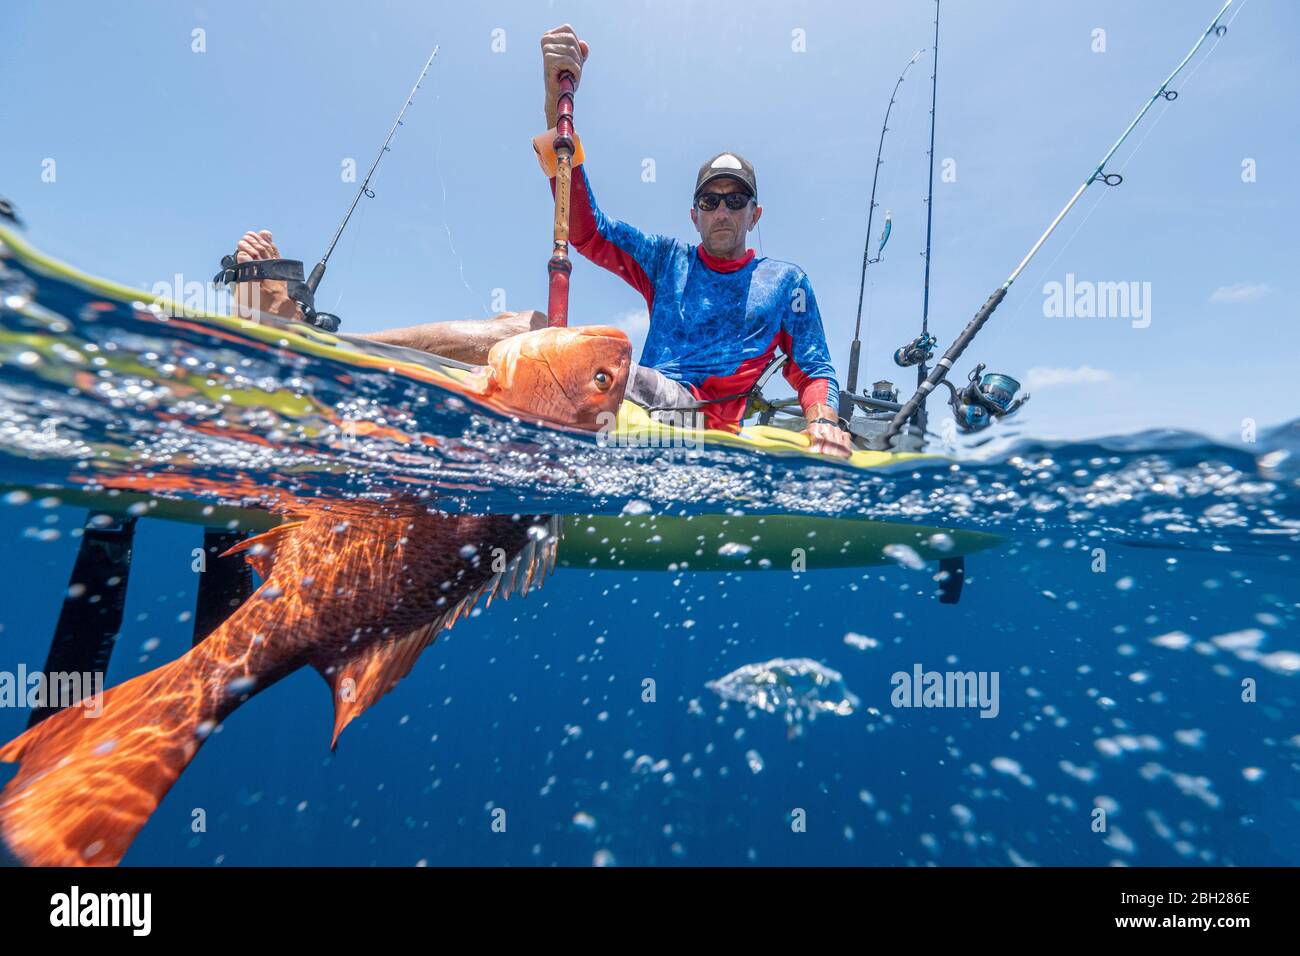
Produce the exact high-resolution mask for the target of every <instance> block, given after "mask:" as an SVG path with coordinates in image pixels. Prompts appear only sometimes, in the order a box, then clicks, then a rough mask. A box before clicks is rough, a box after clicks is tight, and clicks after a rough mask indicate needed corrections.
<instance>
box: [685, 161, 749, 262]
mask: <svg viewBox="0 0 1300 956" xmlns="http://www.w3.org/2000/svg"><path fill="white" fill-rule="evenodd" d="M736 192H741V193H748V192H749V189H748V188H747V187H746V186H745V184H744V183H742V182H741V181H740V180H738V179H732V178H730V177H725V178H723V179H715V180H713V182H711V183H709V184H708V185H707V186H705V187H704V188H703V189H701V190H700V195H701V196H703V195H705V194H707V193H713V194H714V195H716V196H725V195H726V194H727V193H736ZM762 215H763V207H762V206H760V205H758V203H756V202H754V201H753V200H750V201H749V202H748V203H746V204H745V205H744V206H743V207H742V208H740V209H728V208H727V204H726V202H725V201H721V202H719V203H718V208H717V209H714V210H712V211H709V210H705V209H701V208H699V203H698V201H697V202H696V204H695V205H693V206H692V207H691V222H693V223H694V224H695V228H696V229H697V230H698V231H699V233H700V243H701V244H702V245H703V246H704V250H705V251H706V252H707V253H708V254H709V255H711V256H717V257H718V258H720V259H735V258H738V257H739V256H741V255H743V254H744V252H745V236H746V235H747V234H748V233H749V230H751V229H753V228H754V226H755V225H756V224H757V223H758V219H759V217H760V216H762Z"/></svg>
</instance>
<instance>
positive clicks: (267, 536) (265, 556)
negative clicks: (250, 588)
mask: <svg viewBox="0 0 1300 956" xmlns="http://www.w3.org/2000/svg"><path fill="white" fill-rule="evenodd" d="M301 524H302V522H301V521H286V522H285V523H284V524H282V525H277V526H276V527H274V528H272V529H271V530H270V531H263V532H262V533H261V534H257V535H253V537H251V538H245V539H244V540H243V541H241V542H239V544H237V545H235V546H234V547H233V548H231V549H230V550H228V551H225V552H223V553H222V555H221V557H223V558H224V557H226V556H227V555H231V554H239V553H241V552H243V553H244V560H245V561H247V562H248V563H249V564H250V565H252V567H253V570H254V571H256V572H257V573H258V576H259V577H261V579H262V580H263V581H265V580H266V579H267V578H269V577H270V576H271V569H272V568H273V567H275V553H276V550H277V549H278V548H279V547H280V545H281V544H282V543H283V542H284V541H285V536H286V535H288V534H291V533H292V532H294V531H296V530H298V527H299V526H300V525H301Z"/></svg>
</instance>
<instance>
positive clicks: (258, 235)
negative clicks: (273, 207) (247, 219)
mask: <svg viewBox="0 0 1300 956" xmlns="http://www.w3.org/2000/svg"><path fill="white" fill-rule="evenodd" d="M279 258H280V250H279V249H278V248H276V245H275V242H274V241H273V240H272V239H271V230H269V229H263V230H261V231H260V232H246V233H244V236H243V238H242V239H240V240H239V245H238V246H236V248H235V260H236V261H237V262H251V261H253V260H254V259H279ZM235 311H236V313H237V314H238V315H239V316H241V317H242V318H245V319H252V318H256V317H257V315H258V313H259V312H260V313H267V314H270V315H275V316H279V317H280V318H282V319H291V320H295V321H299V322H301V321H302V319H303V315H302V310H301V309H300V308H298V303H297V302H295V301H294V300H293V299H291V298H289V284H288V283H287V282H285V281H284V280H283V279H263V280H262V281H261V282H238V283H236V284H235Z"/></svg>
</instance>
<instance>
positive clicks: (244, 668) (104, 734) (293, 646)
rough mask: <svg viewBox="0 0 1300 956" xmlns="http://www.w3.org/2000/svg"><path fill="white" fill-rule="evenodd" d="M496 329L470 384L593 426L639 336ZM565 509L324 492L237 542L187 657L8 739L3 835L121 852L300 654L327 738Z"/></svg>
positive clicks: (520, 567) (503, 400) (15, 851)
mask: <svg viewBox="0 0 1300 956" xmlns="http://www.w3.org/2000/svg"><path fill="white" fill-rule="evenodd" d="M514 339H526V340H527V341H524V342H514V343H513V344H511V343H512V342H513V340H511V339H507V340H503V341H502V342H500V343H497V345H495V346H493V349H492V351H491V353H490V354H489V364H488V367H487V369H486V370H483V371H482V372H479V373H476V375H475V376H473V381H472V382H471V383H469V388H468V391H469V392H470V393H471V394H475V395H478V396H481V397H482V398H484V399H485V400H486V401H489V402H490V403H492V404H495V405H500V406H502V407H504V408H507V409H509V410H511V411H512V412H515V413H518V414H521V415H526V416H528V417H530V418H543V419H546V420H548V421H551V422H555V423H557V424H562V425H568V426H571V427H577V428H595V427H597V426H598V424H599V423H600V421H601V416H602V413H612V412H614V411H616V410H617V408H618V404H619V403H620V402H621V401H622V396H623V390H624V388H625V386H626V383H627V371H628V366H629V361H630V352H631V348H630V345H629V344H628V341H627V337H626V336H625V335H624V334H623V333H622V332H621V331H619V330H617V329H598V328H591V327H588V328H583V329H577V328H574V329H541V330H538V331H534V332H528V333H524V334H523V335H519V336H515V337H514ZM558 537H559V519H558V518H548V517H545V516H510V515H488V516H475V515H454V514H439V513H433V512H430V511H428V510H427V508H425V507H424V506H422V505H420V504H418V503H416V502H414V501H393V502H383V503H365V502H356V501H350V502H334V503H329V504H322V505H319V506H313V507H312V508H311V509H310V511H309V512H306V513H305V516H304V517H302V520H298V521H294V522H291V523H288V524H285V525H281V526H280V527H278V528H275V529H274V530H272V531H269V532H267V533H266V534H263V535H259V536H258V537H257V538H253V539H250V540H248V541H245V542H243V543H242V544H241V545H239V546H238V547H237V548H236V549H235V550H241V551H245V552H246V553H247V558H248V560H249V562H250V563H251V564H252V565H253V566H254V568H255V569H256V570H257V571H258V573H259V575H260V576H261V577H262V579H263V584H262V586H261V587H260V588H259V589H258V590H257V592H256V593H255V594H253V596H252V597H250V598H249V599H248V601H246V602H245V603H244V604H243V605H242V606H241V607H240V608H238V609H237V610H236V611H235V612H234V613H233V614H232V615H231V616H230V617H229V618H228V619H227V620H226V621H224V622H223V623H222V624H221V625H220V626H219V627H218V628H217V629H216V630H215V631H213V632H212V634H210V635H209V636H208V638H207V639H206V640H204V641H203V642H202V643H200V644H199V645H198V646H197V647H195V648H193V649H192V650H190V651H189V652H188V653H186V654H185V655H184V656H182V657H180V658H178V659H177V660H175V661H172V662H171V663H169V664H165V665H163V666H162V667H159V668H157V669H156V670H153V671H150V672H149V673H147V674H143V675H141V676H139V677H137V678H134V679H133V680H130V681H127V682H126V683H124V684H121V685H119V686H117V687H114V688H111V689H109V690H108V691H105V692H104V694H103V699H102V701H100V702H99V708H98V711H99V716H97V717H91V716H89V714H90V713H91V711H89V710H86V711H85V712H83V710H82V708H80V707H70V708H68V709H66V710H63V711H60V712H59V713H57V714H55V715H53V716H52V717H50V718H48V719H47V720H45V721H44V722H42V723H40V724H37V725H36V726H35V727H33V728H32V729H30V730H28V731H27V732H26V733H24V734H23V735H22V736H20V737H18V738H17V739H15V740H14V741H12V742H10V743H9V744H7V745H6V746H5V747H3V748H0V760H4V761H10V762H12V761H18V762H19V763H20V767H19V770H18V774H17V776H16V777H15V778H14V779H13V780H12V781H10V783H9V785H8V786H7V787H6V788H5V789H4V791H3V792H2V793H0V848H3V849H6V850H7V851H8V852H9V853H11V854H12V855H13V856H15V857H17V859H18V860H19V861H20V862H22V863H25V864H29V865H48V866H75V865H101V866H104V865H114V864H116V863H117V862H118V861H119V860H120V859H121V858H122V856H123V854H125V853H126V851H127V849H128V848H129V847H130V845H131V841H132V840H133V839H134V838H135V835H136V834H137V833H138V832H139V830H140V828H141V827H142V826H144V824H145V822H146V821H147V820H148V819H149V816H150V815H151V814H152V813H153V811H154V809H155V808H156V807H157V805H158V803H159V801H161V800H162V798H163V796H164V795H165V794H166V793H167V791H168V790H169V789H170V788H171V786H172V784H173V783H174V782H175V781H176V779H177V778H178V777H179V776H180V774H181V772H182V771H183V770H184V769H185V767H186V766H187V765H188V764H189V762H190V760H192V759H193V757H194V755H195V753H197V752H198V749H199V747H200V746H201V745H202V743H203V741H204V740H205V739H206V738H207V737H208V736H209V735H210V734H211V732H212V730H213V729H214V728H215V727H216V726H217V725H218V724H220V723H221V722H222V721H223V720H225V719H226V718H227V717H229V715H230V714H231V713H232V712H233V711H234V710H235V709H236V708H237V707H238V706H239V705H240V704H241V703H243V702H244V701H246V700H247V699H248V698H249V697H251V696H252V695H253V694H255V693H258V692H260V691H262V690H264V689H265V688H267V687H269V686H270V685H272V684H274V683H275V682H276V681H278V680H280V679H281V678H282V677H285V676H287V675H288V674H291V673H293V672H294V671H296V670H298V669H299V668H301V667H304V666H309V665H310V666H312V667H315V668H316V670H317V671H319V672H320V673H321V675H322V676H323V677H324V678H325V680H326V681H327V682H328V683H329V684H330V686H331V688H332V690H333V692H334V701H335V722H334V733H333V741H332V744H331V745H333V742H336V741H337V739H338V735H339V732H340V731H342V729H343V727H344V726H346V725H347V723H348V722H349V721H351V720H352V719H353V718H354V717H356V716H357V715H358V714H360V713H361V712H362V711H364V710H365V709H366V708H367V707H369V706H370V705H371V704H373V703H374V702H375V701H377V700H378V699H379V698H380V697H382V696H383V695H384V694H385V693H387V692H388V691H389V690H390V689H392V687H393V686H394V685H395V684H396V683H397V682H398V681H399V680H400V679H401V678H402V677H404V676H405V675H406V674H407V673H409V672H410V670H411V667H412V666H413V665H414V664H415V661H416V659H417V658H418V656H419V655H420V652H421V651H423V650H424V648H425V647H427V646H428V645H429V644H431V643H432V642H433V641H434V640H435V639H436V637H437V635H438V633H439V632H441V631H442V630H444V629H446V628H449V627H451V626H452V625H453V624H455V622H456V621H457V620H459V619H460V618H461V617H462V616H464V615H466V614H468V613H469V611H470V610H472V609H473V607H474V605H475V604H476V603H477V601H478V600H479V598H480V597H483V596H486V598H487V603H488V604H489V605H490V603H491V601H492V599H493V598H494V597H496V596H498V595H499V596H501V597H503V598H505V597H509V596H510V595H511V594H512V593H514V592H520V593H525V594H526V593H527V592H528V590H529V589H531V588H532V587H534V586H537V585H539V584H540V582H541V580H542V578H543V577H544V576H545V575H546V574H547V573H548V572H549V571H550V570H551V568H552V567H553V566H554V561H555V549H556V546H557V544H558Z"/></svg>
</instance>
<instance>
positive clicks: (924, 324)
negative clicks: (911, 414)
mask: <svg viewBox="0 0 1300 956" xmlns="http://www.w3.org/2000/svg"><path fill="white" fill-rule="evenodd" d="M932 49H933V50H934V56H933V58H932V59H931V61H930V63H931V70H930V178H929V180H928V181H927V185H926V193H925V253H924V255H925V279H924V280H923V282H922V293H921V334H920V335H918V336H917V337H916V338H915V339H913V340H912V341H911V342H910V343H908V344H907V345H904V346H903V347H902V348H901V349H899V350H898V351H896V352H895V353H894V364H896V365H898V366H900V367H902V368H907V367H908V366H909V365H915V366H916V367H917V369H916V384H917V387H918V388H919V387H920V386H921V383H922V382H924V381H925V380H926V378H927V376H929V374H930V369H929V368H928V367H927V366H926V364H925V363H926V362H928V361H930V357H931V356H932V355H933V354H934V347H935V345H936V344H937V341H938V340H937V339H936V338H935V337H934V336H933V335H931V334H930V247H931V237H932V235H933V231H934V123H935V109H936V107H937V106H938V103H939V0H934V46H933V47H932ZM915 423H916V427H917V429H918V430H919V431H920V432H921V433H922V434H924V433H925V426H926V413H925V403H924V402H922V403H921V404H920V405H919V406H918V407H917V409H916V419H915Z"/></svg>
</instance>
